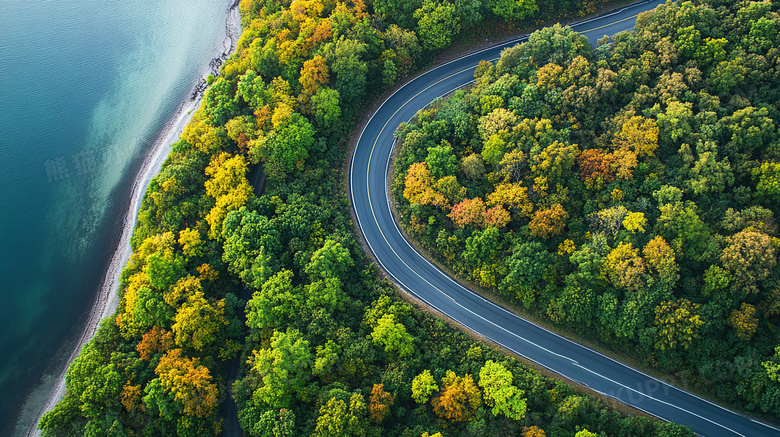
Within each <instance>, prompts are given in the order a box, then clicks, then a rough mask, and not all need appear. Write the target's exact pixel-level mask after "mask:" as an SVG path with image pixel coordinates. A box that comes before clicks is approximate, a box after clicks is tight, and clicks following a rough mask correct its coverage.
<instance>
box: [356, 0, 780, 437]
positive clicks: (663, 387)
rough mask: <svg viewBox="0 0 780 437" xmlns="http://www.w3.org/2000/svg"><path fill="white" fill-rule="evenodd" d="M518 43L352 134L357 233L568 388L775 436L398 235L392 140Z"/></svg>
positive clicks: (418, 91)
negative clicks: (503, 300)
mask: <svg viewBox="0 0 780 437" xmlns="http://www.w3.org/2000/svg"><path fill="white" fill-rule="evenodd" d="M660 3H663V1H660V0H650V1H648V2H643V3H639V4H635V5H632V6H629V7H626V8H624V9H621V10H618V11H615V12H612V13H609V14H606V15H603V16H600V17H597V18H595V19H591V20H588V21H585V22H581V23H578V24H577V25H574V26H572V27H573V28H574V29H575V30H577V31H578V32H580V33H583V34H585V35H587V36H588V38H590V40H591V42H593V41H595V40H596V39H598V38H600V37H601V36H603V35H605V34H615V33H617V32H619V31H621V30H627V29H631V28H632V27H633V25H634V22H635V21H636V20H635V18H636V15H637V14H638V13H639V12H642V11H644V10H648V9H652V8H654V7H655V6H657V5H658V4H660ZM524 40H525V38H521V39H517V40H514V41H511V42H508V43H506V44H504V45H501V46H498V47H494V48H490V49H487V50H484V51H481V52H478V53H474V54H471V55H468V56H465V57H463V58H460V59H457V60H455V61H452V62H449V63H446V64H444V65H441V66H439V67H437V68H434V69H432V70H430V71H428V72H426V73H424V74H422V75H420V76H419V77H417V78H415V79H414V80H412V81H411V82H409V83H408V84H407V85H405V86H404V87H402V88H401V89H399V90H398V91H396V92H395V93H394V94H393V95H392V96H390V97H389V98H388V99H387V100H386V101H385V102H384V103H383V104H382V106H381V107H380V108H379V109H378V110H377V111H376V113H374V115H373V116H372V117H371V119H370V120H369V122H368V123H367V124H366V126H365V128H364V130H363V132H362V133H361V136H360V139H359V140H358V144H357V146H356V147H355V151H354V154H353V157H352V163H351V167H350V191H351V196H352V203H353V208H354V210H355V215H356V217H357V222H358V226H359V228H360V231H361V232H362V234H363V236H364V238H365V239H366V242H367V243H368V245H369V247H370V249H371V252H372V253H373V255H374V257H375V259H376V260H377V262H378V263H379V264H380V265H381V267H382V268H383V269H384V270H385V272H387V273H388V274H389V275H390V276H391V277H392V278H393V279H394V280H395V281H396V282H397V283H398V284H400V285H401V286H402V287H403V288H404V289H405V290H406V291H407V292H408V293H410V294H412V295H413V296H415V297H417V298H418V299H420V300H422V301H423V302H425V303H427V304H428V305H430V306H432V307H434V308H436V309H437V310H438V311H440V312H442V313H444V314H445V315H447V316H448V317H450V318H452V319H453V320H455V321H457V322H458V323H460V324H462V325H463V326H465V327H467V328H468V329H470V330H472V331H474V332H475V333H477V334H479V335H481V336H484V337H485V338H487V339H489V340H491V341H494V342H496V343H498V344H500V345H502V346H503V347H505V348H507V349H509V350H511V351H513V352H515V353H517V354H519V355H522V356H523V357H526V358H527V359H529V360H531V361H533V362H535V363H537V364H539V365H541V366H543V367H545V368H547V369H549V370H551V371H553V372H555V373H558V374H560V375H562V376H564V377H566V378H568V379H571V380H573V381H576V382H579V383H581V384H584V385H586V386H588V387H590V388H591V389H592V390H595V391H597V392H600V393H603V394H605V395H607V396H610V397H612V398H614V399H617V400H619V401H621V402H623V403H626V404H628V405H630V406H632V407H634V408H637V409H639V410H642V411H645V412H647V413H649V414H652V415H654V416H657V417H660V418H662V419H665V420H669V421H673V422H677V423H680V424H683V425H687V426H690V427H691V428H692V429H693V430H694V431H695V432H696V433H697V434H700V435H704V436H750V437H753V436H780V430H778V429H776V428H773V427H770V426H767V425H765V424H762V423H759V422H757V421H754V420H752V419H750V418H748V417H745V416H742V415H740V414H737V413H734V412H732V411H729V410H727V409H724V408H722V407H720V406H717V405H715V404H713V403H710V402H708V401H706V400H703V399H701V398H699V397H696V396H694V395H692V394H689V393H687V392H685V391H683V390H680V389H678V388H676V387H673V386H671V385H668V384H666V383H664V382H662V381H660V380H658V379H656V378H653V377H651V376H648V375H646V374H644V373H641V372H639V371H637V370H635V369H633V368H631V367H628V366H626V365H624V364H622V363H620V362H617V361H615V360H613V359H611V358H609V357H607V356H605V355H602V354H600V353H598V352H595V351H593V350H591V349H588V348H587V347H585V346H582V345H579V344H577V343H575V342H572V341H570V340H567V339H565V338H563V337H561V336H559V335H557V334H555V333H553V332H550V331H548V330H546V329H544V328H541V327H539V326H537V325H535V324H533V323H531V322H528V321H526V320H523V319H522V318H520V317H518V316H516V315H514V314H513V313H511V312H509V311H507V310H505V309H503V308H502V307H499V306H497V305H495V304H494V303H492V302H490V301H488V300H485V299H484V298H482V297H480V296H478V295H477V294H475V293H473V292H472V291H470V290H468V289H467V288H465V287H463V286H462V285H460V284H459V283H457V282H456V281H454V280H452V279H451V278H450V277H449V276H447V275H446V274H444V273H442V272H441V271H440V270H439V269H437V268H436V267H435V266H433V265H432V264H431V263H430V262H428V261H427V260H426V259H425V258H423V257H422V256H421V255H420V254H419V253H418V252H417V251H415V250H414V249H413V248H412V247H411V245H410V244H409V243H408V241H407V240H406V239H405V238H404V236H403V235H402V234H401V232H400V230H399V229H398V227H397V226H396V223H395V222H394V220H393V216H392V214H391V212H390V207H389V202H390V200H389V197H388V192H387V183H386V181H387V179H386V177H387V174H388V170H389V164H390V156H391V152H392V149H393V132H394V131H395V129H396V127H397V126H398V125H399V124H400V123H401V122H404V121H408V120H409V119H411V118H412V116H413V115H414V114H415V113H416V112H417V111H418V110H420V109H422V108H424V107H425V106H427V105H428V104H429V103H430V102H431V101H432V100H434V99H435V98H437V97H440V96H442V95H445V94H447V93H449V92H451V91H453V90H455V89H457V88H460V87H463V86H464V85H467V84H468V83H470V82H471V81H472V80H473V73H474V69H475V67H476V65H477V63H478V62H479V61H480V60H483V59H484V60H492V61H495V60H497V59H498V57H499V54H500V52H501V50H502V49H504V48H506V47H509V46H512V45H514V44H516V43H518V42H522V41H524Z"/></svg>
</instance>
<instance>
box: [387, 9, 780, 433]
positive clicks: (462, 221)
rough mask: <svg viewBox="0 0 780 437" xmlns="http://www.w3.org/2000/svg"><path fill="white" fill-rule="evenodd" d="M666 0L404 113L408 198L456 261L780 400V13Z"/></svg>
mask: <svg viewBox="0 0 780 437" xmlns="http://www.w3.org/2000/svg"><path fill="white" fill-rule="evenodd" d="M777 12H778V6H777V5H776V4H773V3H771V2H749V1H738V2H731V1H717V0H712V1H701V2H682V1H677V2H674V3H672V2H667V3H666V4H665V5H661V6H660V7H659V8H657V9H656V10H655V11H654V12H650V13H644V14H642V15H640V17H639V19H638V20H637V26H636V29H635V31H634V32H631V33H622V34H618V35H616V36H615V37H614V39H613V40H610V39H609V38H605V39H603V40H602V41H600V42H599V46H598V47H597V48H595V49H592V48H591V46H590V44H589V43H588V41H587V40H586V39H585V38H584V37H582V36H580V35H578V34H576V33H574V32H572V31H571V30H570V29H568V28H565V27H560V26H555V27H551V28H546V29H543V30H540V31H538V32H535V33H534V34H533V35H531V37H530V38H529V42H527V43H524V44H522V45H519V46H516V47H514V48H511V49H507V50H506V51H504V52H503V54H502V56H501V59H500V60H499V61H497V62H496V64H495V65H493V64H491V63H488V62H484V63H483V64H481V65H480V66H479V68H478V69H477V72H476V79H477V80H476V84H475V85H474V86H473V87H471V88H470V89H468V90H463V91H458V92H457V93H455V94H454V95H453V96H451V97H449V98H447V99H446V100H444V101H439V102H436V103H435V104H434V105H432V106H431V107H429V108H428V109H426V110H424V111H422V112H420V113H419V114H418V115H417V117H416V119H415V120H414V121H413V122H412V123H410V124H408V125H404V126H402V127H401V128H400V129H399V130H398V132H397V137H398V138H399V139H400V143H399V144H400V156H399V158H398V159H397V161H396V164H395V174H394V181H393V193H394V198H395V199H396V201H397V202H398V203H399V207H398V211H399V214H400V221H401V223H402V224H403V227H404V228H405V229H406V231H407V232H408V233H409V234H411V235H412V236H413V237H414V238H415V239H416V240H417V241H419V242H420V243H421V244H422V245H423V246H424V247H425V249H427V250H428V251H430V252H431V253H433V254H435V256H436V257H437V258H438V259H439V261H440V262H442V263H444V264H446V265H447V266H449V267H450V268H451V269H452V270H453V271H454V272H456V273H457V274H459V275H461V276H462V277H464V278H467V279H468V280H470V281H473V282H474V283H476V284H478V285H480V286H482V287H484V288H486V289H488V290H491V291H492V292H494V293H496V294H499V295H500V296H502V298H504V299H506V300H507V301H508V302H511V303H513V304H514V305H515V306H517V307H524V308H525V309H526V310H528V311H531V312H533V313H535V314H536V315H537V316H538V317H541V318H543V319H545V320H546V321H547V322H549V323H551V324H553V325H556V326H559V327H563V328H565V329H567V330H569V331H570V332H574V333H576V334H578V335H580V336H582V337H586V338H589V339H592V340H595V341H597V342H599V343H600V344H602V345H604V347H605V348H611V349H614V350H617V351H620V352H622V353H624V354H625V355H629V356H631V357H633V358H635V359H637V360H639V361H640V362H642V363H643V364H644V365H647V366H650V367H654V368H655V369H657V370H658V371H660V372H662V373H664V374H668V375H670V376H671V378H672V379H674V380H676V381H677V382H678V384H681V385H683V386H688V387H693V388H695V389H697V390H698V391H700V392H706V393H709V394H710V395H712V396H715V397H717V398H718V399H720V400H721V401H722V402H723V403H725V404H728V405H735V406H738V407H739V408H742V409H743V410H747V411H749V412H752V413H753V414H757V415H760V416H765V417H767V418H770V419H774V420H777V419H778V418H779V417H780V373H778V370H779V369H780V347H778V345H780V342H778V326H780V270H778V266H777V255H778V249H780V239H778V227H777V221H776V218H775V215H777V214H778V212H780V210H779V209H778V201H780V132H778V123H779V122H780V112H778V109H780V106H778V102H779V101H780V88H779V87H778V84H780V81H779V79H778V59H779V56H780V49H778V47H780V35H779V34H778V30H779V29H780V16H779V15H778V13H777Z"/></svg>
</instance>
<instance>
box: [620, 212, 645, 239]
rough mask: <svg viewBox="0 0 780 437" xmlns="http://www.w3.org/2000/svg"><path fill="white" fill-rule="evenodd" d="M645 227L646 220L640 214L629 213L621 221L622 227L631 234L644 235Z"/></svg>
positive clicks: (643, 215)
mask: <svg viewBox="0 0 780 437" xmlns="http://www.w3.org/2000/svg"><path fill="white" fill-rule="evenodd" d="M645 226H647V219H646V218H645V214H644V213H642V212H629V213H628V214H626V217H625V218H624V219H623V227H624V228H626V230H628V231H630V232H631V233H632V234H636V233H637V232H639V233H640V234H641V233H644V232H645Z"/></svg>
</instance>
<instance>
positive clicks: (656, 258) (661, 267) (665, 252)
mask: <svg viewBox="0 0 780 437" xmlns="http://www.w3.org/2000/svg"><path fill="white" fill-rule="evenodd" d="M642 255H643V256H644V259H645V261H646V262H647V267H648V268H649V269H650V271H651V272H653V273H657V274H659V275H661V276H662V277H664V278H670V279H671V278H674V280H676V277H677V271H678V270H679V268H678V267H677V263H676V262H675V259H674V249H672V248H671V247H670V246H669V244H667V243H666V240H664V237H662V236H660V235H658V236H656V237H655V238H653V239H652V240H650V241H649V242H648V243H647V245H645V248H644V249H642Z"/></svg>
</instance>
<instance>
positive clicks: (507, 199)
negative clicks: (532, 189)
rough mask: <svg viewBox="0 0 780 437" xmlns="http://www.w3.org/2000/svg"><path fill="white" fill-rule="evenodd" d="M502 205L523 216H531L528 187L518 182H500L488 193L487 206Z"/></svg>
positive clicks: (532, 205) (531, 209)
mask: <svg viewBox="0 0 780 437" xmlns="http://www.w3.org/2000/svg"><path fill="white" fill-rule="evenodd" d="M497 205H503V206H505V207H507V208H508V209H509V211H511V212H513V213H515V214H518V215H520V216H523V217H531V212H532V211H533V209H534V204H533V203H532V202H531V199H529V197H528V188H526V187H524V186H523V185H522V184H520V183H517V182H515V183H502V184H498V185H496V189H495V190H494V191H493V192H492V193H490V194H488V198H487V206H497Z"/></svg>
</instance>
